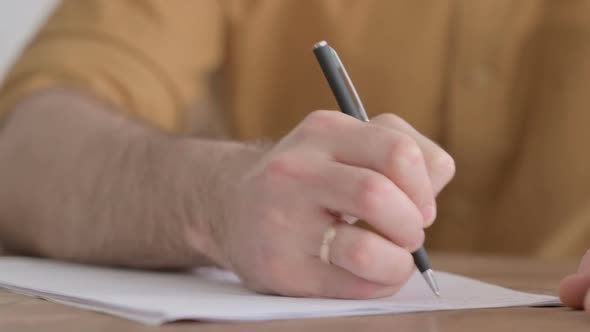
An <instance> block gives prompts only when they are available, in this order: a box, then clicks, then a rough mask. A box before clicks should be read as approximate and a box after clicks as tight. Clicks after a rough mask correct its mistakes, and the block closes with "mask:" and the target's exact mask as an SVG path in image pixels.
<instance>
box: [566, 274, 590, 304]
mask: <svg viewBox="0 0 590 332" xmlns="http://www.w3.org/2000/svg"><path fill="white" fill-rule="evenodd" d="M589 289H590V273H586V274H580V273H577V274H573V275H570V276H568V277H566V278H564V279H563V280H562V281H561V284H560V285H559V297H560V298H561V301H562V302H563V303H564V304H565V305H567V306H569V307H572V308H574V309H582V308H583V307H584V297H587V296H586V293H587V292H588V290H589ZM588 301H589V300H588V299H587V298H586V302H588ZM586 309H588V307H586Z"/></svg>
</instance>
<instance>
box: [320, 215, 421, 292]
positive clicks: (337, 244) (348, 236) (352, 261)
mask: <svg viewBox="0 0 590 332" xmlns="http://www.w3.org/2000/svg"><path fill="white" fill-rule="evenodd" d="M330 254H331V255H330V258H331V262H332V263H333V264H335V265H337V266H340V267H342V268H344V269H346V270H348V271H350V272H352V273H353V274H354V275H356V276H358V277H361V278H363V279H366V280H369V281H373V282H376V283H379V284H383V285H389V286H393V287H397V288H399V287H401V286H402V285H403V284H404V283H405V282H406V281H407V280H408V278H409V277H410V275H411V274H412V271H413V270H414V264H413V260H412V256H411V254H410V253H409V252H408V251H407V250H405V249H403V248H400V247H398V246H396V245H394V244H393V243H391V242H390V241H388V240H386V239H384V238H382V237H381V236H379V235H377V234H375V233H373V232H370V231H367V230H364V229H362V228H359V227H355V226H351V225H348V224H345V223H343V224H339V225H337V226H336V236H335V238H334V240H333V242H332V244H331V250H330Z"/></svg>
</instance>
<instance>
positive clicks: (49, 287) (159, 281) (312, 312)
mask: <svg viewBox="0 0 590 332" xmlns="http://www.w3.org/2000/svg"><path fill="white" fill-rule="evenodd" d="M436 276H437V280H438V283H439V285H440V289H441V293H442V297H441V298H436V297H435V296H434V295H433V294H432V293H431V292H430V290H429V289H428V287H427V285H426V284H425V282H424V280H423V279H422V276H421V275H420V274H418V273H416V274H415V275H413V276H412V277H411V279H410V281H409V282H408V283H407V284H406V285H405V286H404V287H403V288H402V290H401V291H400V292H399V293H398V294H396V295H394V296H392V297H388V298H381V299H375V300H331V299H309V298H292V297H280V296H269V295H261V294H257V293H254V292H252V291H250V290H248V289H246V288H245V287H244V286H243V285H242V284H241V283H240V281H239V279H238V278H237V277H236V276H235V275H233V274H231V273H229V272H225V271H220V270H215V269H198V270H195V271H194V273H170V272H151V271H150V272H147V271H137V270H125V269H112V268H104V267H95V266H86V265H77V264H71V263H64V262H58V261H52V260H46V259H36V258H23V257H0V287H4V288H7V289H10V290H13V291H15V292H18V293H22V294H26V295H30V296H36V297H40V298H44V299H47V300H49V301H55V302H59V303H64V304H68V305H73V306H77V307H80V308H84V309H89V310H94V311H99V312H105V313H109V314H112V315H116V316H120V317H125V318H128V319H132V320H136V321H140V322H143V323H147V324H162V323H165V322H169V321H175V320H180V319H194V320H206V321H249V320H273V319H295V318H312V317H335V316H353V315H371V314H385V313H407V312H418V311H435V310H459V309H476V308H496V307H511V306H538V305H556V304H559V301H558V300H557V298H555V297H552V296H546V295H535V294H528V293H523V292H517V291H513V290H509V289H506V288H502V287H499V286H495V285H491V284H487V283H483V282H480V281H476V280H473V279H468V278H465V277H461V276H457V275H453V274H450V273H444V272H437V273H436ZM293 282H297V280H293Z"/></svg>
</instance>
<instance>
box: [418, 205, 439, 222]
mask: <svg viewBox="0 0 590 332" xmlns="http://www.w3.org/2000/svg"><path fill="white" fill-rule="evenodd" d="M421 212H422V218H424V224H425V225H430V224H431V223H432V222H433V221H434V218H435V217H436V206H435V205H434V204H432V203H430V204H426V205H425V206H424V207H422V210H421Z"/></svg>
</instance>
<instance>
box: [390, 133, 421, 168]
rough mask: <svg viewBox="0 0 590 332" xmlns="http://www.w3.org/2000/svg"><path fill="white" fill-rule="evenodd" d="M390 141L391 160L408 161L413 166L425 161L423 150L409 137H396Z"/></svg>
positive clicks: (403, 135) (400, 135) (401, 135)
mask: <svg viewBox="0 0 590 332" xmlns="http://www.w3.org/2000/svg"><path fill="white" fill-rule="evenodd" d="M395 136H396V137H393V138H392V139H391V141H390V147H389V160H391V161H395V160H400V159H403V160H407V161H408V162H410V163H411V164H416V163H418V162H420V161H422V160H423V159H424V156H423V154H422V150H421V149H420V146H419V145H418V143H417V142H416V141H415V140H414V139H413V138H412V137H410V136H409V135H406V134H399V135H395Z"/></svg>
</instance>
